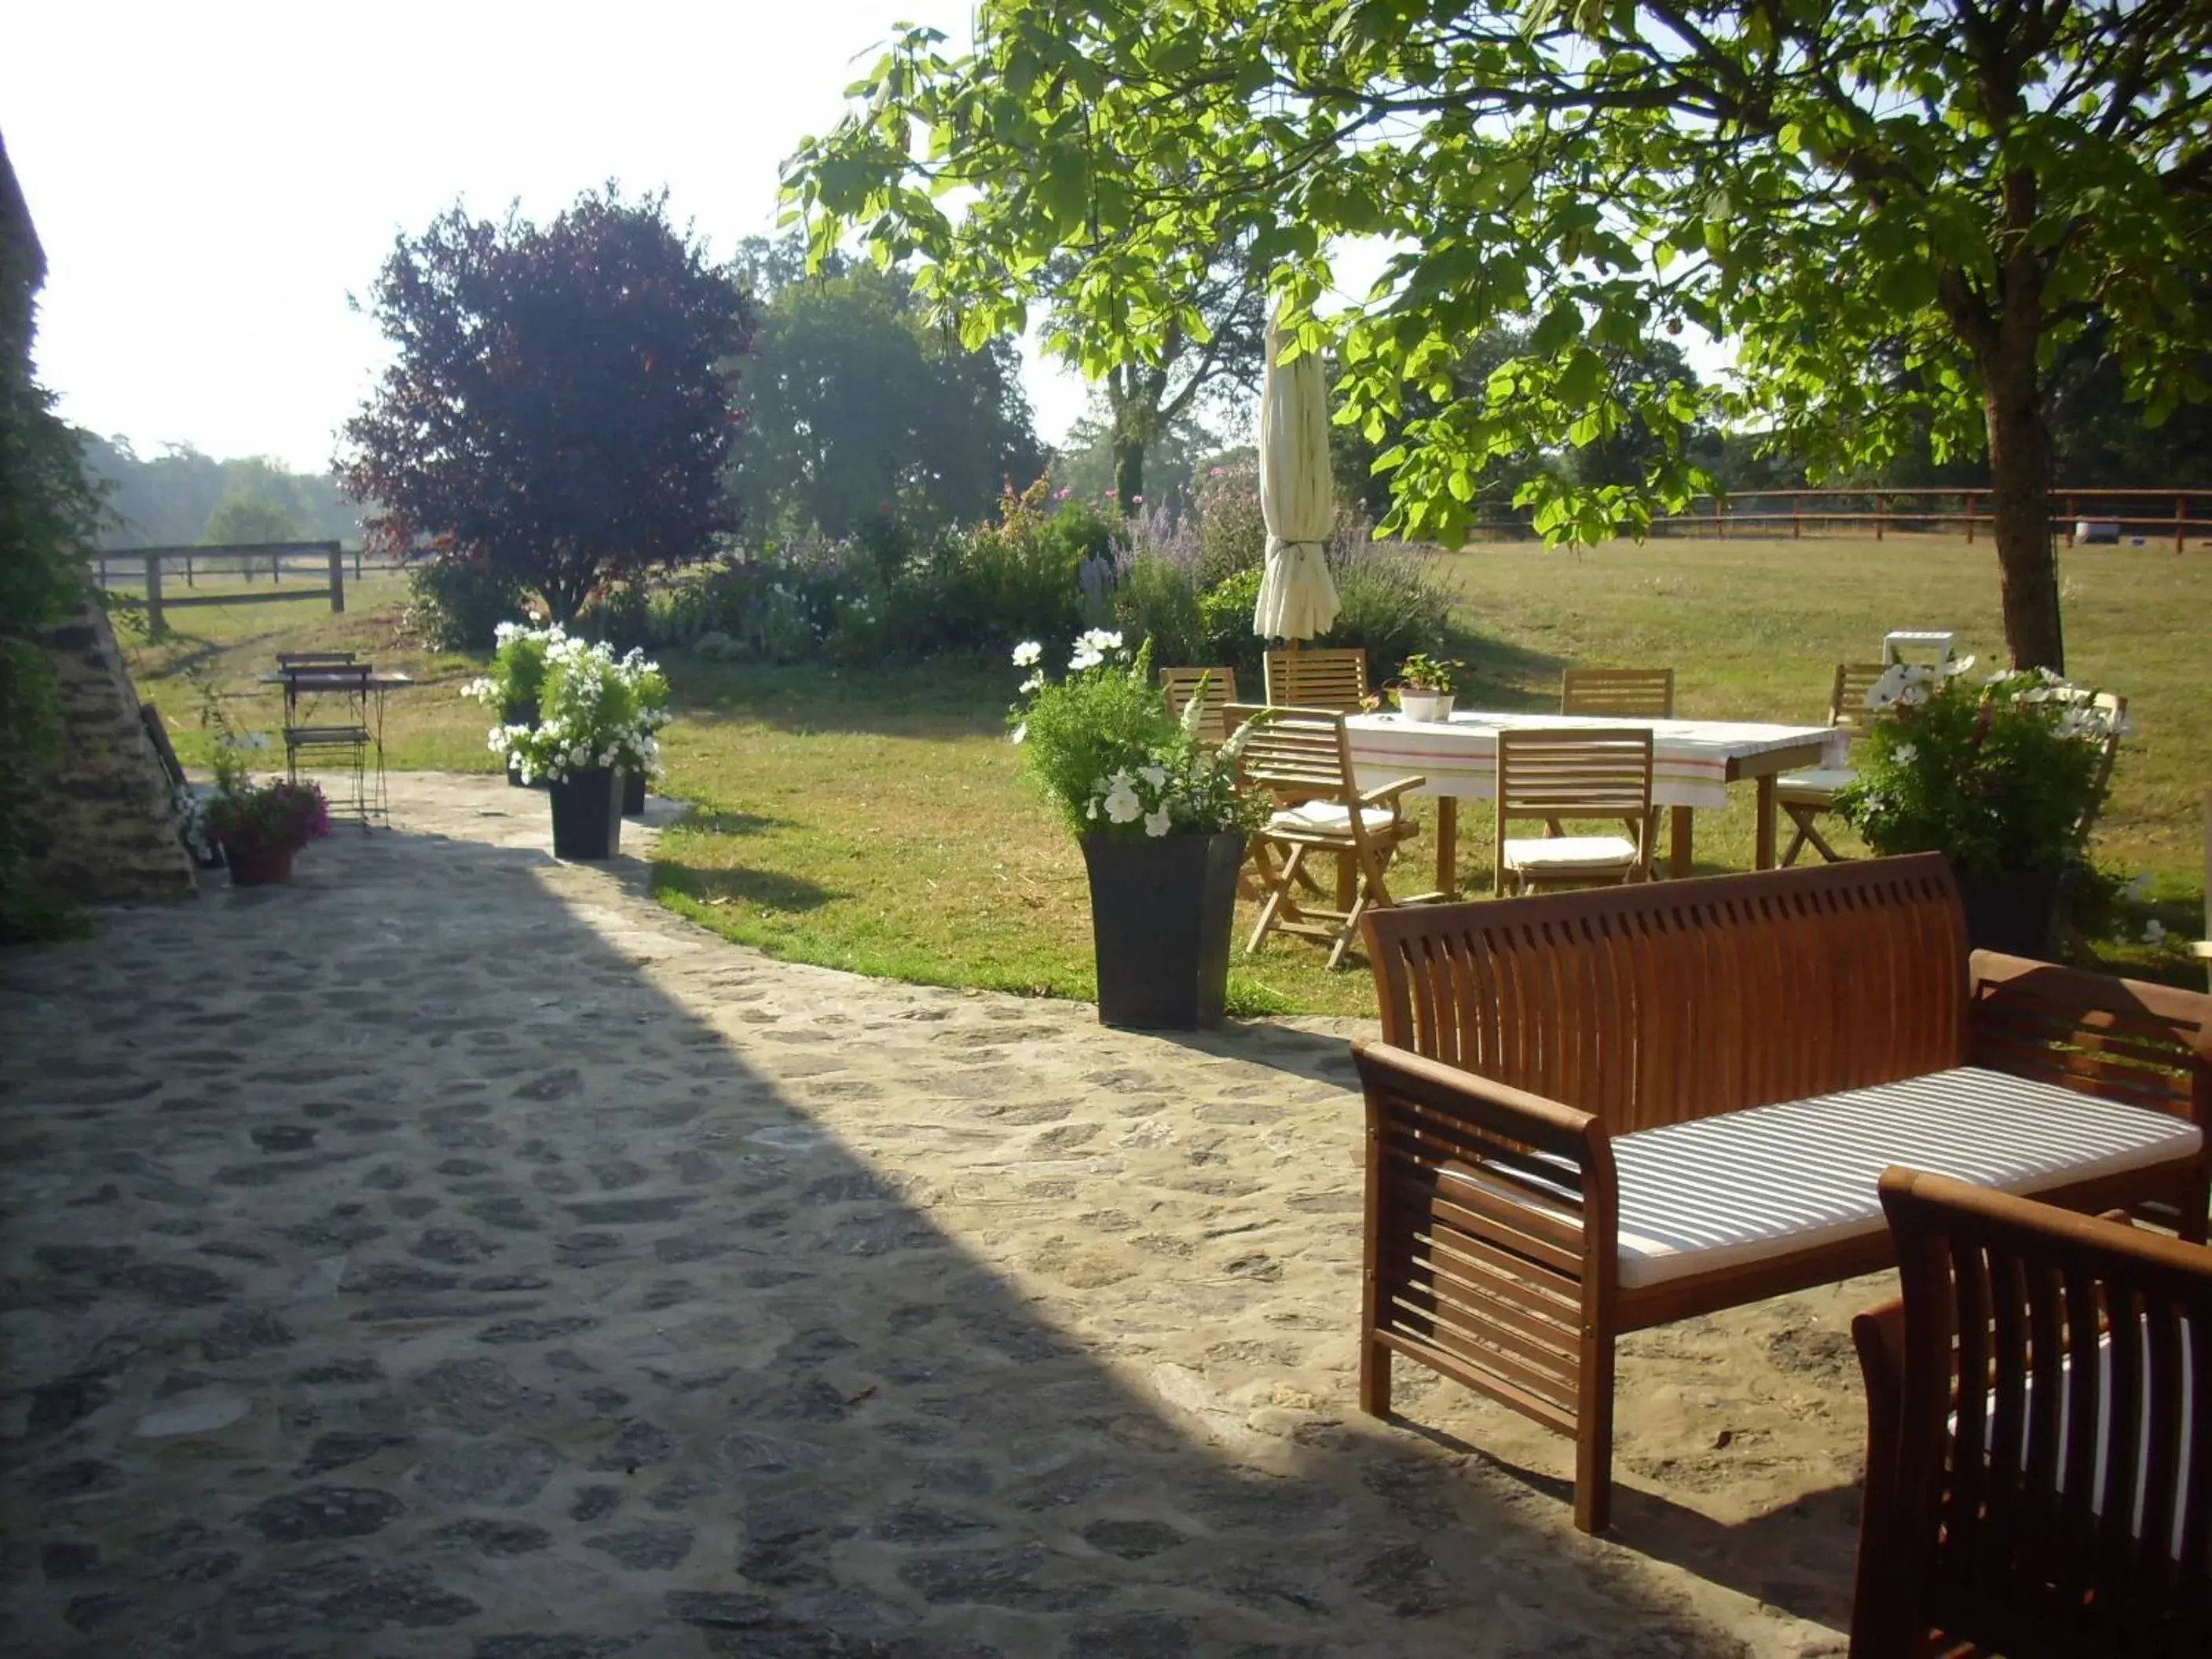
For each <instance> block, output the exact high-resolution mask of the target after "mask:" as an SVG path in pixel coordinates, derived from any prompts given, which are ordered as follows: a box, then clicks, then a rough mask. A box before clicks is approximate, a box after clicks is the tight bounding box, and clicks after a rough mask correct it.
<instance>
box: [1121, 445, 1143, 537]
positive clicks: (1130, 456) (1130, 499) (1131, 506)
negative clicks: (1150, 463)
mask: <svg viewBox="0 0 2212 1659" xmlns="http://www.w3.org/2000/svg"><path fill="white" fill-rule="evenodd" d="M1144 495H1145V446H1144V444H1143V443H1142V442H1141V441H1139V442H1135V443H1132V442H1129V441H1127V440H1124V439H1121V438H1116V439H1115V441H1114V501H1115V505H1116V506H1118V507H1120V508H1121V516H1122V517H1123V518H1129V517H1132V516H1133V515H1134V514H1135V513H1136V511H1137V509H1138V508H1139V507H1141V506H1143V505H1144Z"/></svg>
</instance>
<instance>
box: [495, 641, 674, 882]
mask: <svg viewBox="0 0 2212 1659" xmlns="http://www.w3.org/2000/svg"><path fill="white" fill-rule="evenodd" d="M540 632H541V634H542V635H543V637H544V675H543V677H542V678H541V679H540V681H539V684H538V719H537V720H536V721H535V723H531V724H526V723H524V722H522V721H519V720H518V721H508V720H501V722H500V723H499V724H497V725H495V726H493V727H492V728H491V732H490V733H489V738H488V739H487V741H488V743H489V746H490V748H491V750H492V752H493V753H494V754H496V755H501V756H503V757H505V758H506V760H507V765H508V766H509V768H510V769H512V770H513V773H514V774H515V775H518V776H520V779H521V781H523V782H524V783H526V784H531V783H535V782H537V781H538V780H539V779H541V778H542V779H544V781H545V783H546V785H547V787H548V791H549V793H550V796H551V799H552V812H553V855H554V856H555V857H556V858H562V859H611V858H612V857H614V856H615V854H617V853H618V852H619V851H620V850H621V848H622V805H623V781H622V780H623V773H624V772H625V771H635V772H636V773H637V774H638V775H640V776H641V777H642V776H645V775H648V774H651V773H653V772H656V771H658V770H659V742H658V740H657V739H656V738H655V737H654V736H653V733H654V732H655V731H656V730H657V729H658V727H659V726H660V725H661V724H663V723H664V721H665V714H666V696H665V686H664V687H663V689H662V693H661V702H660V708H659V711H658V712H656V711H653V710H650V709H648V708H646V707H644V706H643V703H642V702H641V696H640V688H641V684H642V683H643V682H644V681H645V679H646V678H647V671H652V673H653V674H654V675H655V676H657V675H658V672H659V671H658V670H657V669H654V668H653V665H652V664H650V663H647V662H646V661H645V660H644V659H643V658H642V657H641V656H639V655H638V653H635V652H632V653H630V655H629V657H627V658H623V659H617V657H616V656H615V654H614V653H613V652H612V651H611V650H610V649H609V648H608V647H606V646H605V645H603V644H593V643H592V642H590V641H585V640H579V639H574V638H571V637H570V636H569V635H567V634H565V633H563V632H562V630H561V629H558V628H552V629H544V630H540ZM520 638H521V636H520V635H516V636H514V638H513V639H510V640H503V641H502V642H501V645H502V649H505V648H507V647H509V646H512V645H513V644H516V643H517V642H519V641H520ZM463 690H464V692H465V694H466V695H469V696H474V697H476V698H477V699H478V700H480V701H483V702H493V703H495V704H497V705H498V706H500V707H501V708H502V709H504V707H505V705H504V704H503V703H501V702H499V699H500V696H501V686H500V684H499V683H498V682H497V681H496V680H495V679H492V678H486V679H482V680H477V681H475V682H473V683H472V684H470V685H468V686H465V687H464V688H463ZM647 695H650V693H649V692H648V693H647Z"/></svg>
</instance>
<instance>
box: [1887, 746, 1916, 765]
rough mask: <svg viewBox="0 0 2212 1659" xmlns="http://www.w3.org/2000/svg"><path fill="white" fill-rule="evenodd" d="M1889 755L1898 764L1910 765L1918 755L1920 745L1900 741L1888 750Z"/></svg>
mask: <svg viewBox="0 0 2212 1659" xmlns="http://www.w3.org/2000/svg"><path fill="white" fill-rule="evenodd" d="M1890 755H1891V757H1893V759H1894V760H1895V761H1896V762H1897V763H1898V764H1899V766H1910V765H1911V764H1912V763H1913V762H1914V761H1916V760H1917V759H1918V758H1919V757H1920V746H1919V745H1918V744H1911V743H1900V744H1898V745H1897V747H1896V748H1894V749H1893V750H1890Z"/></svg>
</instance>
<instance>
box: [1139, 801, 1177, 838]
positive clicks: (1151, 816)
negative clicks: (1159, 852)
mask: <svg viewBox="0 0 2212 1659" xmlns="http://www.w3.org/2000/svg"><path fill="white" fill-rule="evenodd" d="M1170 827H1171V825H1170V821H1169V818H1168V809H1167V808H1166V807H1164V806H1163V807H1162V808H1160V810H1159V811H1157V812H1147V813H1146V814H1145V833H1146V835H1148V836H1164V835H1165V834H1167V832H1168V830H1169V829H1170Z"/></svg>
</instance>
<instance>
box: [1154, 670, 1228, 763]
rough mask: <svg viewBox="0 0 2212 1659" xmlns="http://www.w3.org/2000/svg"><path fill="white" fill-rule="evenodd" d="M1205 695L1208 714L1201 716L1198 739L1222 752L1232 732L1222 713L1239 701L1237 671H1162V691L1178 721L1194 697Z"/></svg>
mask: <svg viewBox="0 0 2212 1659" xmlns="http://www.w3.org/2000/svg"><path fill="white" fill-rule="evenodd" d="M1201 688H1203V695H1204V696H1205V699H1206V712H1205V713H1204V714H1200V716H1199V725H1198V740H1199V742H1200V743H1201V744H1205V745H1206V747H1207V748H1209V749H1218V748H1219V747H1220V746H1221V745H1222V744H1224V743H1225V742H1226V741H1228V738H1229V731H1228V727H1227V726H1226V725H1225V723H1224V722H1223V720H1222V714H1221V711H1222V710H1223V709H1225V708H1228V707H1229V705H1230V704H1231V703H1232V702H1236V701H1237V671H1236V670H1235V669H1233V668H1163V669H1162V670H1160V690H1162V692H1164V694H1165V695H1166V696H1167V700H1168V713H1169V714H1170V715H1172V716H1174V718H1176V720H1181V719H1182V716H1183V710H1184V709H1186V708H1188V707H1189V706H1190V700H1191V698H1192V697H1194V696H1199V695H1200V690H1201Z"/></svg>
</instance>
